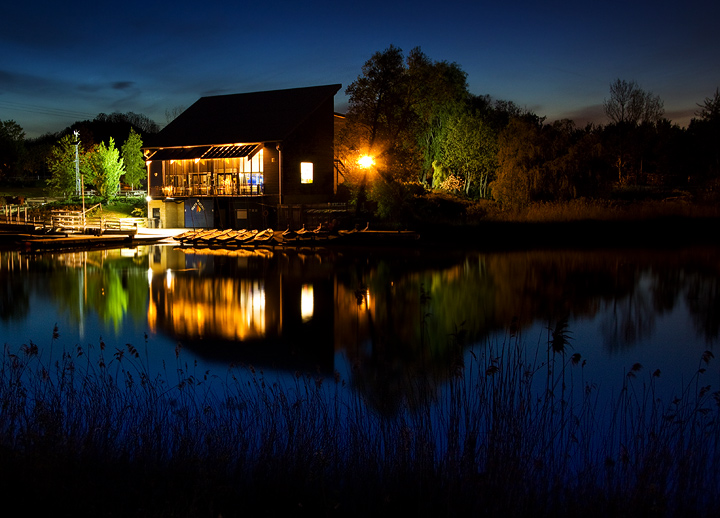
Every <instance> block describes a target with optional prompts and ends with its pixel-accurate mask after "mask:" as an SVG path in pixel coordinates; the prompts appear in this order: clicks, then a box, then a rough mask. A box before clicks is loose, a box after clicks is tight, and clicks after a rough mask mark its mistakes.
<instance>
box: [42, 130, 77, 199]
mask: <svg viewBox="0 0 720 518" xmlns="http://www.w3.org/2000/svg"><path fill="white" fill-rule="evenodd" d="M76 142H77V141H76V137H75V135H74V134H72V133H68V134H67V135H65V136H64V137H62V138H61V139H60V140H59V141H58V143H57V144H56V145H55V146H53V148H52V150H51V151H50V156H49V157H48V159H47V165H48V170H49V171H50V175H51V178H50V180H48V182H47V183H48V187H49V188H50V192H51V193H52V194H54V195H56V196H62V197H64V198H68V197H70V196H72V195H73V194H75V191H76V188H77V181H76V170H75V145H76ZM84 158H85V157H84V156H83V155H82V154H80V155H79V159H80V169H81V170H85V169H86V161H85V160H84Z"/></svg>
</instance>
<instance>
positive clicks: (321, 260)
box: [0, 246, 720, 412]
mask: <svg viewBox="0 0 720 518" xmlns="http://www.w3.org/2000/svg"><path fill="white" fill-rule="evenodd" d="M718 254H719V250H718V249H717V248H703V249H688V250H682V251H672V252H663V251H647V250H645V251H613V250H601V251H533V252H514V253H505V254H478V253H460V252H457V253H452V252H448V251H441V252H432V251H428V250H422V251H405V252H402V253H399V252H398V253H390V252H377V251H376V252H373V253H368V252H359V251H347V250H313V249H304V250H292V251H280V250H276V251H269V250H247V251H240V250H239V251H218V250H193V249H175V248H172V247H168V246H150V247H141V248H138V249H135V250H108V251H95V252H81V253H63V254H43V255H24V254H21V253H18V252H3V253H2V255H1V256H0V258H1V260H0V285H2V287H3V290H2V295H0V331H2V336H3V339H4V341H5V342H8V343H16V344H17V343H21V342H23V341H27V340H28V339H33V340H36V341H37V338H36V335H37V334H38V333H42V334H45V333H48V332H49V330H45V329H42V328H40V327H39V326H38V324H42V325H46V326H48V328H50V327H51V326H52V325H53V323H54V322H61V323H62V324H61V325H60V328H61V331H62V332H65V336H66V337H68V339H69V340H77V341H78V342H84V341H85V340H95V339H96V338H97V336H103V337H105V338H106V339H107V337H111V338H114V339H115V341H116V342H117V343H119V344H121V345H122V344H124V343H126V342H127V341H132V340H135V339H136V338H133V336H137V335H133V332H134V331H137V330H141V331H144V332H148V333H150V334H151V335H153V336H155V337H157V340H158V341H159V342H160V343H161V344H162V345H161V346H162V347H167V348H168V350H171V349H172V348H174V345H175V344H177V343H180V344H181V345H182V346H183V347H184V348H185V349H186V350H188V351H189V352H190V353H191V354H192V355H194V357H195V358H197V359H198V360H200V361H207V362H212V363H214V364H217V363H218V362H222V363H223V364H230V363H242V364H252V365H255V366H266V367H268V368H270V367H272V368H276V369H283V370H287V371H289V372H294V371H296V370H307V371H313V372H315V371H316V370H318V369H319V370H320V371H321V372H324V373H332V372H333V370H335V369H340V368H344V369H345V371H346V372H344V374H346V375H347V376H348V377H349V378H350V380H351V383H352V384H353V386H354V387H356V389H357V390H360V391H362V392H363V393H364V394H366V395H367V398H368V400H370V401H372V402H373V404H374V405H375V406H376V408H379V409H381V410H384V411H387V412H392V410H393V408H394V407H395V406H396V405H397V404H398V403H399V402H400V401H402V400H405V401H406V402H409V403H410V404H412V405H419V404H421V403H422V402H423V401H425V400H426V399H427V398H428V397H432V394H433V393H434V392H435V391H436V389H437V387H438V386H439V385H440V384H442V383H443V381H444V380H446V379H447V378H448V377H449V376H453V375H454V373H455V372H457V370H458V369H461V368H462V365H463V359H464V354H466V351H467V348H468V347H470V346H474V345H476V344H482V343H484V342H485V341H486V340H496V341H497V340H499V341H503V340H507V339H508V337H509V336H511V335H512V336H523V337H524V338H523V339H524V340H527V342H528V344H530V345H535V346H537V345H538V344H539V345H540V346H541V347H546V346H547V341H545V340H547V339H548V335H549V331H548V328H550V329H552V328H553V326H554V325H555V323H557V322H558V321H561V320H562V319H565V318H567V319H568V322H569V326H570V330H571V331H573V332H575V335H574V336H575V340H574V342H573V347H574V348H575V350H576V351H578V352H581V353H582V355H583V356H584V357H588V356H590V357H593V356H594V358H592V359H593V360H594V362H595V364H596V365H598V366H602V368H603V369H605V368H606V366H607V365H609V364H610V362H611V361H614V360H613V359H615V360H619V361H629V360H630V358H631V357H632V355H635V357H632V360H633V361H642V362H645V363H650V364H653V362H655V363H662V362H666V363H667V362H671V361H672V362H675V363H677V362H676V360H677V357H678V355H682V361H683V362H686V363H687V364H688V365H696V360H697V358H698V357H699V355H700V354H701V352H702V351H703V350H705V349H707V348H712V347H713V346H714V344H715V343H716V342H717V340H718V335H719V331H720V297H719V293H718V288H719V284H718V279H720V270H719V267H718V265H720V261H719V259H720V257H719V256H718ZM68 329H70V330H75V329H77V336H76V335H75V334H74V331H72V332H68ZM89 329H92V334H91V335H89V334H88V333H89V332H90V331H89ZM543 341H545V342H544V344H543ZM168 344H169V345H168ZM640 356H642V357H640ZM339 357H342V358H344V359H343V360H342V361H343V365H338V358H339ZM599 368H600V367H599Z"/></svg>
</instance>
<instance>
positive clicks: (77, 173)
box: [73, 130, 80, 196]
mask: <svg viewBox="0 0 720 518" xmlns="http://www.w3.org/2000/svg"><path fill="white" fill-rule="evenodd" d="M73 135H75V141H74V142H73V145H74V146H75V196H79V195H80V154H79V153H78V146H79V145H80V132H79V131H78V130H75V131H73Z"/></svg>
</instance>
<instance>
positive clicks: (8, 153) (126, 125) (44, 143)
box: [0, 112, 160, 182]
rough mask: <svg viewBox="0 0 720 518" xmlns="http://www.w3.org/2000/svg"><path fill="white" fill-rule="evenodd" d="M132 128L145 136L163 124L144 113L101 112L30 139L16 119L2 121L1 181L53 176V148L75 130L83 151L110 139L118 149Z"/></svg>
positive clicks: (154, 131)
mask: <svg viewBox="0 0 720 518" xmlns="http://www.w3.org/2000/svg"><path fill="white" fill-rule="evenodd" d="M131 130H132V131H133V132H135V133H137V134H138V135H140V136H141V137H142V138H146V137H147V136H149V135H153V134H155V133H157V132H158V131H160V127H159V126H158V124H157V123H155V122H154V121H152V120H151V119H149V118H148V117H146V116H145V115H142V114H137V113H133V112H127V113H111V114H109V115H108V114H105V113H100V114H98V115H97V117H95V118H94V119H93V120H86V121H79V122H75V123H74V124H72V125H71V126H69V127H67V128H65V129H64V130H63V131H60V132H58V133H47V134H45V135H42V136H40V137H37V138H32V139H27V138H25V132H24V130H23V129H22V127H21V126H20V125H19V124H17V123H16V122H15V121H13V120H7V121H0V182H12V181H15V182H25V181H34V180H38V179H47V178H48V177H49V176H50V171H49V169H48V158H49V157H51V155H52V150H53V148H54V147H55V146H56V145H57V144H58V142H59V141H60V140H62V139H63V137H66V136H67V135H72V134H73V133H74V132H75V131H77V132H78V134H79V137H80V143H81V146H82V150H83V151H84V152H88V151H91V150H92V149H93V148H94V147H95V146H96V145H100V144H103V143H107V142H109V141H110V139H111V138H112V139H113V140H114V142H115V143H116V144H117V146H118V148H122V146H123V145H125V141H126V139H127V138H128V136H129V135H131Z"/></svg>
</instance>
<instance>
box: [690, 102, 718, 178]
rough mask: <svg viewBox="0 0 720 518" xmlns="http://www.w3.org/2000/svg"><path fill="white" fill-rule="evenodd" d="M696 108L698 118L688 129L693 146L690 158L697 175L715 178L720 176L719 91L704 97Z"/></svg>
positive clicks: (691, 122)
mask: <svg viewBox="0 0 720 518" xmlns="http://www.w3.org/2000/svg"><path fill="white" fill-rule="evenodd" d="M698 106H699V107H700V111H699V112H698V113H697V114H696V115H698V117H697V118H693V120H691V121H690V126H689V127H688V132H689V133H690V134H691V136H692V140H693V144H694V146H695V149H694V151H693V152H692V158H693V160H694V161H695V167H696V170H697V173H700V174H703V175H704V176H709V177H716V176H718V175H720V89H717V88H716V89H715V95H714V96H713V97H706V98H705V102H704V103H703V104H698Z"/></svg>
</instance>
